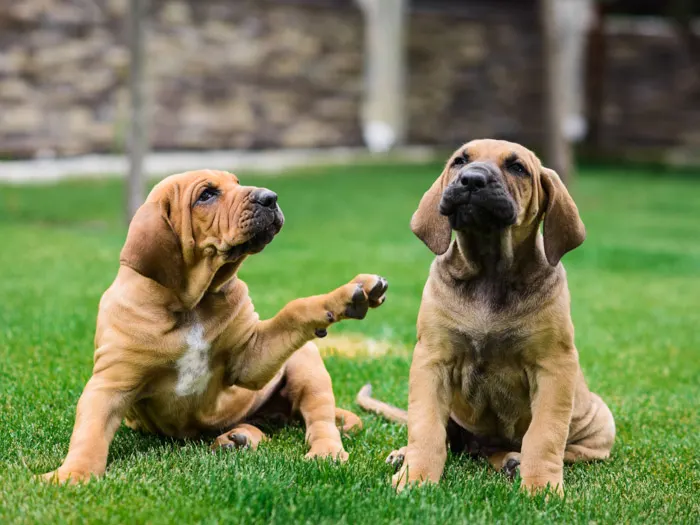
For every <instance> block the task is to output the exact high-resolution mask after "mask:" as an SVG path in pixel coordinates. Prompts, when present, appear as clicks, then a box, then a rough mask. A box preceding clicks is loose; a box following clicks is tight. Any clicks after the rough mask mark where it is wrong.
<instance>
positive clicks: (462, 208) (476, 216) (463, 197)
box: [439, 187, 517, 231]
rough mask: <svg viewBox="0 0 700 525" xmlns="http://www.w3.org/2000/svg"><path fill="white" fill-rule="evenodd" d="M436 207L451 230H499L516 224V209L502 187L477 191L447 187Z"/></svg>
mask: <svg viewBox="0 0 700 525" xmlns="http://www.w3.org/2000/svg"><path fill="white" fill-rule="evenodd" d="M439 211H440V214H441V215H444V216H446V217H447V218H448V220H449V222H450V227H451V228H452V229H453V230H457V231H460V230H467V229H478V230H482V231H493V230H502V229H505V228H507V227H508V226H512V225H513V224H515V222H516V220H517V210H516V206H515V203H514V202H513V199H512V198H511V197H510V196H509V195H508V193H507V192H506V191H505V189H502V188H499V187H496V188H493V189H489V190H481V191H478V192H473V191H465V190H463V189H462V188H459V187H456V188H455V187H448V188H447V189H446V190H445V192H444V193H443V195H442V198H441V199H440V206H439Z"/></svg>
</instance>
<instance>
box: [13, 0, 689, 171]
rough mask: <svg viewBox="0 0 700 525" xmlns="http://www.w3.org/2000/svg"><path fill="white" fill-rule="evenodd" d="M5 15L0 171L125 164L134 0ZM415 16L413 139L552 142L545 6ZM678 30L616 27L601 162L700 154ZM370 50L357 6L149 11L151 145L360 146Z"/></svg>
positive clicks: (419, 1)
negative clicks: (129, 23) (617, 156)
mask: <svg viewBox="0 0 700 525" xmlns="http://www.w3.org/2000/svg"><path fill="white" fill-rule="evenodd" d="M494 2H495V3H494ZM6 4H7V5H6V6H4V7H3V8H2V9H0V156H2V157H12V158H21V157H33V156H37V155H39V156H45V155H75V154H81V153H88V152H114V151H122V150H123V149H124V141H125V136H126V131H127V124H128V121H127V116H128V106H127V103H128V93H127V70H128V50H127V47H126V42H127V27H126V10H127V6H128V0H23V1H21V2H6ZM448 4H449V5H448ZM505 4H508V5H507V6H506V5H505ZM412 5H413V10H412V12H411V14H410V27H409V31H408V58H409V74H408V81H409V85H408V104H407V111H408V121H409V133H408V139H409V142H410V143H414V144H415V143H419V144H436V145H444V146H447V147H452V146H454V145H456V144H459V143H461V142H462V141H464V140H467V139H469V138H474V137H485V136H494V137H503V138H508V139H513V140H518V141H522V142H525V143H527V144H529V145H532V146H535V147H536V146H537V145H539V144H540V143H541V139H542V124H541V120H540V119H541V108H542V99H541V75H542V64H541V61H540V58H539V57H540V47H539V46H540V38H539V35H538V31H537V22H536V18H535V11H534V10H533V6H532V5H530V3H529V2H523V1H506V0H492V1H491V2H489V3H487V2H470V3H468V5H467V3H463V2H457V1H452V2H447V1H446V0H440V1H439V2H434V1H432V0H431V1H427V0H414V3H413V4H412ZM657 25H658V24H657ZM661 26H663V24H661ZM664 27H666V29H663V30H656V31H648V30H643V31H640V30H639V28H638V27H636V28H635V27H631V26H630V27H624V26H620V25H619V24H618V25H617V26H615V25H612V26H610V27H609V28H608V29H607V31H606V33H607V36H606V40H607V53H606V56H607V59H606V61H605V63H604V67H603V79H602V83H603V90H602V95H603V96H602V102H601V104H600V115H599V118H598V120H597V123H598V129H597V133H596V137H597V145H598V147H600V148H603V149H608V150H610V151H613V152H626V151H632V150H635V149H637V150H638V149H645V150H646V149H650V148H658V149H662V150H665V149H677V148H686V149H688V150H694V151H698V149H700V148H699V147H700V132H699V131H698V122H700V80H698V77H699V76H700V71H698V68H700V66H698V64H693V63H692V60H689V58H688V56H687V53H685V51H684V49H685V48H684V46H683V42H681V41H680V39H679V37H678V36H677V35H676V34H675V33H674V32H673V31H671V30H670V28H669V26H668V25H666V26H664ZM363 44H364V40H363V21H362V16H361V13H360V11H359V9H358V7H357V6H356V3H355V2H354V0H236V1H232V0H151V13H150V30H149V34H148V71H149V76H148V88H149V89H148V91H149V98H150V101H151V103H152V105H151V108H152V110H151V111H152V115H151V138H152V146H153V148H154V149H159V150H175V149H178V150H182V149H219V148H245V149H261V148H278V147H288V148H292V147H316V146H319V147H326V146H359V145H361V144H362V133H361V128H360V121H359V115H360V106H361V95H362V86H363V56H362V53H363Z"/></svg>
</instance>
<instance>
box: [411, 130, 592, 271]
mask: <svg viewBox="0 0 700 525" xmlns="http://www.w3.org/2000/svg"><path fill="white" fill-rule="evenodd" d="M543 217H544V249H545V254H546V256H547V260H548V261H549V263H550V264H551V265H552V266H556V265H557V264H558V263H559V260H560V259H561V258H562V256H563V255H564V254H565V253H567V252H569V251H571V250H573V249H574V248H576V247H578V246H579V245H580V244H581V243H582V242H583V241H584V239H585V237H586V230H585V228H584V226H583V222H582V221H581V218H580V217H579V213H578V209H577V208H576V204H575V203H574V201H573V199H572V198H571V196H570V195H569V192H568V191H567V190H566V187H565V186H564V184H563V183H562V182H561V179H560V178H559V176H558V175H557V174H556V173H555V172H554V171H552V170H550V169H548V168H545V167H543V166H542V163H541V162H540V160H539V159H538V158H537V156H536V155H535V154H534V153H533V152H532V151H530V150H528V149H527V148H525V147H523V146H521V145H519V144H515V143H512V142H506V141H503V140H487V139H484V140H474V141H472V142H468V143H467V144H465V145H464V146H462V147H461V148H459V149H457V150H456V151H455V152H454V153H453V154H452V156H451V157H450V158H449V160H448V161H447V164H446V165H445V169H444V170H443V172H442V174H441V175H440V177H438V179H437V180H436V181H435V182H434V183H433V185H432V186H431V188H430V189H429V190H428V191H427V192H426V193H425V195H424V196H423V198H422V199H421V201H420V204H419V205H418V210H417V211H416V212H415V213H414V215H413V218H412V219H411V229H412V230H413V233H415V234H416V235H417V236H418V238H420V239H421V240H422V241H423V242H424V243H425V244H426V245H427V246H428V248H430V249H431V250H432V251H433V252H434V253H435V254H437V255H441V254H443V253H445V252H446V251H447V249H448V248H449V245H450V241H451V231H452V230H456V231H468V230H471V231H474V232H493V231H498V230H505V229H506V228H513V229H514V232H515V233H518V235H517V237H518V238H525V237H526V236H527V235H526V233H528V232H530V231H531V230H532V229H533V228H538V227H539V222H540V221H541V220H542V218H543Z"/></svg>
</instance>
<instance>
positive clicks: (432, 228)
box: [411, 171, 452, 255]
mask: <svg viewBox="0 0 700 525" xmlns="http://www.w3.org/2000/svg"><path fill="white" fill-rule="evenodd" d="M444 180H445V172H444V171H443V172H442V174H441V175H440V176H439V177H438V179H437V180H436V181H435V182H433V185H432V186H431V187H430V189H429V190H428V191H426V192H425V195H423V198H422V199H421V200H420V203H419V204H418V209H417V210H416V212H415V213H414V214H413V217H411V230H412V231H413V233H414V234H415V235H416V237H418V238H419V239H420V240H421V241H423V242H424V243H425V245H426V246H427V247H428V248H430V249H431V250H432V252H433V253H434V254H435V255H442V254H443V253H445V252H446V251H447V249H448V248H449V247H450V241H451V240H452V228H450V222H449V221H448V220H447V217H445V216H444V215H441V214H440V211H439V210H438V207H439V205H440V199H441V198H442V190H443V183H444Z"/></svg>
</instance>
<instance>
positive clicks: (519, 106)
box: [408, 2, 542, 146]
mask: <svg viewBox="0 0 700 525" xmlns="http://www.w3.org/2000/svg"><path fill="white" fill-rule="evenodd" d="M425 3H426V2H423V4H425ZM536 27H537V20H536V11H535V10H534V9H533V8H532V6H531V5H529V3H525V4H524V7H523V5H520V6H519V5H518V4H517V3H513V4H511V5H509V6H508V8H507V9H505V8H503V9H494V10H486V9H481V10H476V11H474V10H473V9H461V10H455V9H452V10H450V11H449V12H448V10H446V9H440V10H438V9H434V10H430V9H421V10H417V11H416V12H414V13H413V14H412V16H411V26H410V31H409V100H408V111H409V141H410V142H412V143H420V144H442V145H450V146H453V145H457V144H461V143H462V142H464V141H465V140H468V139H470V138H477V137H500V138H505V139H513V140H519V141H522V142H524V143H528V144H532V143H538V142H539V141H540V140H541V137H542V129H541V126H540V125H539V120H540V118H541V107H542V99H541V91H542V81H541V78H542V70H541V61H540V60H539V57H540V54H541V51H540V37H539V34H538V32H537V30H536Z"/></svg>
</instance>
